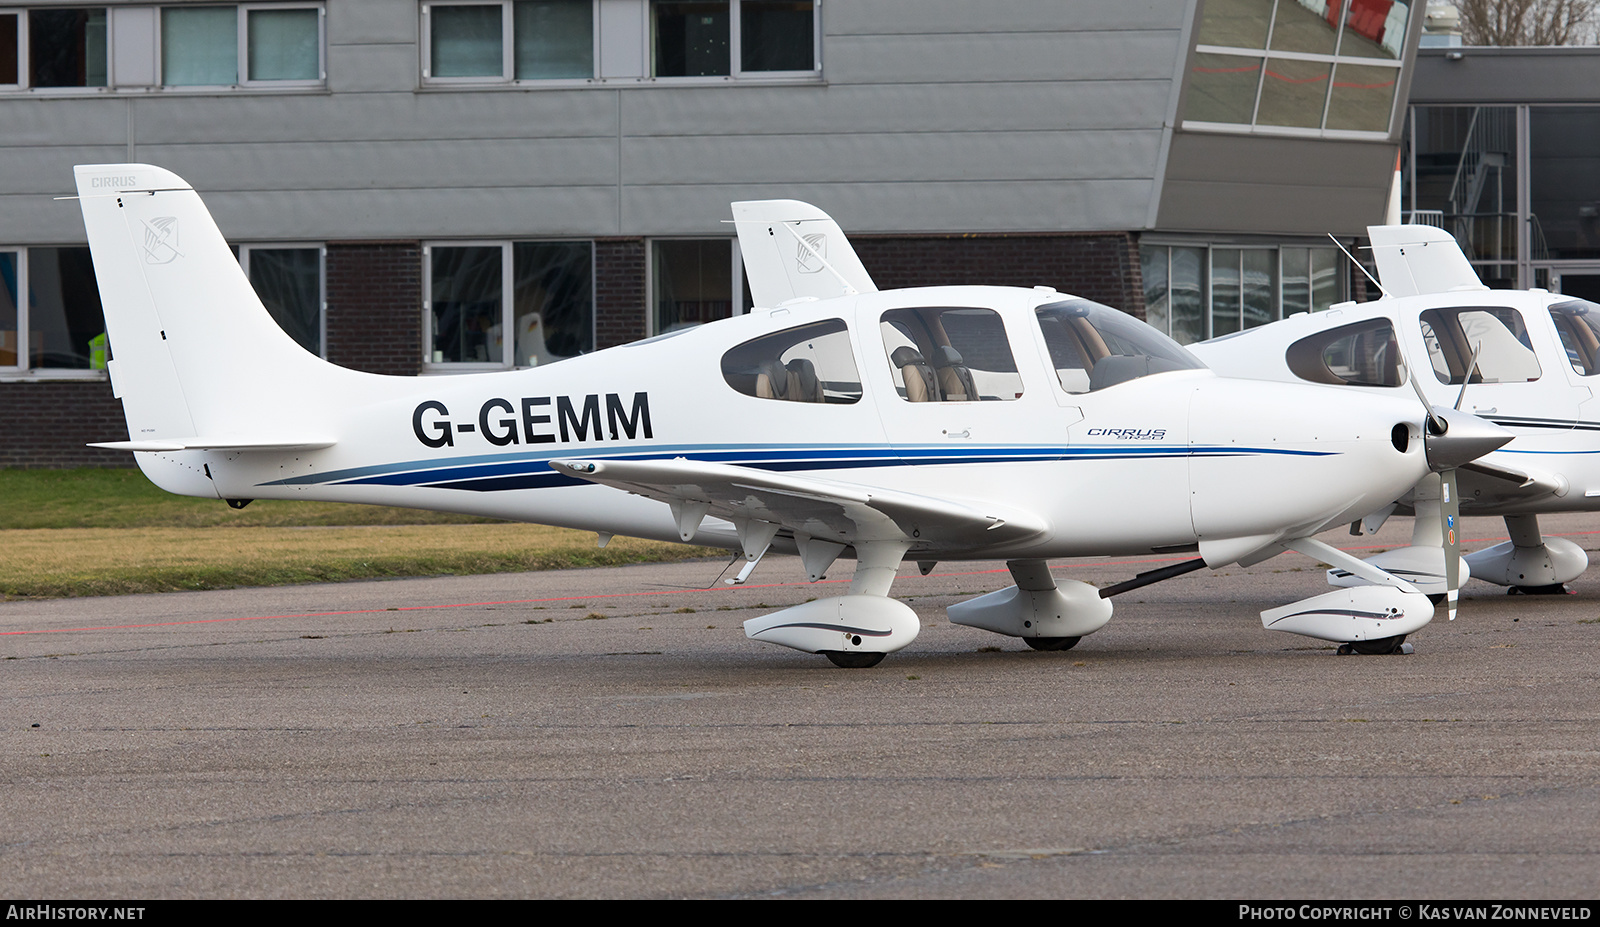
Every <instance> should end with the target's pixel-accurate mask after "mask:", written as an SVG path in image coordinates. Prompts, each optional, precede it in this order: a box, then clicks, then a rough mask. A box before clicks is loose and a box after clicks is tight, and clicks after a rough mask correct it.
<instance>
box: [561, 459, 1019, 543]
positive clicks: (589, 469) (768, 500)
mask: <svg viewBox="0 0 1600 927" xmlns="http://www.w3.org/2000/svg"><path fill="white" fill-rule="evenodd" d="M550 466H551V467H553V468H555V469H556V470H557V471H559V472H561V473H564V474H566V475H568V476H572V477H576V478H577V479H581V480H587V481H589V482H591V483H600V484H602V485H606V486H611V487H615V488H617V489H622V490H626V491H628V492H631V493H635V494H637V495H640V496H644V497H646V498H649V499H656V500H659V501H661V502H666V503H668V504H669V505H671V506H672V507H673V512H674V514H675V515H676V516H677V517H678V526H679V533H680V534H681V535H683V536H685V537H686V539H687V537H688V536H692V535H693V533H694V530H695V528H697V527H698V525H699V522H700V519H701V518H704V517H705V516H706V515H714V516H716V517H718V518H724V519H727V520H728V521H731V522H733V523H734V524H735V525H739V524H740V523H741V522H744V523H747V524H748V523H750V522H761V523H766V524H768V525H771V526H776V527H779V528H787V529H789V530H790V531H792V532H795V533H799V534H805V535H807V536H809V537H813V538H817V539H823V540H830V541H834V542H837V543H840V544H854V543H857V542H865V541H907V542H909V543H910V544H911V545H912V547H913V548H916V549H959V548H964V547H970V546H976V545H985V546H992V545H995V544H999V543H1004V542H1007V541H1017V540H1022V539H1025V538H1029V537H1032V536H1034V535H1037V534H1040V533H1042V532H1044V531H1046V530H1048V528H1049V526H1048V525H1047V524H1046V523H1045V522H1044V521H1042V520H1041V519H1039V518H1038V516H1036V515H1032V514H1029V513H1024V512H1015V511H1005V512H1001V511H999V510H996V509H994V508H993V507H987V508H984V509H976V508H972V507H970V506H968V505H965V504H963V503H960V502H952V501H949V500H944V499H935V498H933V497H930V496H922V495H917V494H915V493H907V492H899V491H896V490H887V489H879V488H877V487H871V486H860V485H856V484H852V483H844V482H839V481H835V480H827V479H817V478H815V477H799V476H792V475H790V474H786V473H773V472H769V471H766V470H756V469H752V468H750V467H737V466H731V465H729V464H719V463H707V462H704V461H698V460H686V459H684V458H681V457H679V458H676V459H673V460H627V461H624V460H571V459H569V460H552V461H550ZM743 533H744V530H743V529H741V534H743Z"/></svg>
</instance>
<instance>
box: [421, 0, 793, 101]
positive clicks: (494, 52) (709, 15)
mask: <svg viewBox="0 0 1600 927" xmlns="http://www.w3.org/2000/svg"><path fill="white" fill-rule="evenodd" d="M421 9H422V35H423V41H422V46H423V48H422V77H423V81H424V82H425V83H427V84H430V85H434V86H447V85H451V84H468V85H482V84H507V85H517V84H523V83H526V82H536V81H537V82H550V81H584V82H591V81H593V82H605V81H619V80H626V81H630V82H639V81H650V80H655V79H658V78H672V79H676V78H689V79H693V78H710V79H717V80H727V79H780V80H793V79H797V78H798V79H811V80H814V79H816V77H817V76H818V75H819V74H820V72H821V64H820V61H821V44H820V36H821V30H820V29H818V26H817V17H818V4H817V2H816V0H648V2H645V0H640V2H637V3H634V4H602V3H601V0H490V2H485V0H424V2H423V3H422V8H421ZM602 14H603V16H602ZM602 24H603V25H604V28H603V29H602V28H601V26H602Z"/></svg>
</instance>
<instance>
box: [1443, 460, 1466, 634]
mask: <svg viewBox="0 0 1600 927" xmlns="http://www.w3.org/2000/svg"><path fill="white" fill-rule="evenodd" d="M1439 528H1440V534H1442V535H1443V536H1444V583H1445V593H1444V597H1445V606H1446V608H1448V609H1449V612H1450V620H1451V621H1454V620H1456V603H1457V602H1458V601H1459V599H1460V597H1461V495H1460V493H1458V492H1456V471H1455V469H1454V468H1451V469H1449V470H1444V471H1442V472H1441V473H1440V474H1439Z"/></svg>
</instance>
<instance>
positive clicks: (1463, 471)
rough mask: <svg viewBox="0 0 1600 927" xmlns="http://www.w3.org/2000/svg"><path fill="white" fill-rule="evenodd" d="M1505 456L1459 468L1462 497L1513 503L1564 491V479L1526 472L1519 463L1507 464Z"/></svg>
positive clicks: (1545, 473)
mask: <svg viewBox="0 0 1600 927" xmlns="http://www.w3.org/2000/svg"><path fill="white" fill-rule="evenodd" d="M1505 456H1506V455H1504V454H1494V455H1489V456H1486V457H1480V458H1478V459H1477V460H1474V461H1473V462H1471V463H1466V464H1462V465H1461V468H1460V470H1459V474H1458V477H1457V479H1458V481H1459V483H1460V490H1461V497H1462V498H1463V499H1475V500H1477V501H1480V502H1483V503H1491V502H1492V503H1502V502H1515V501H1521V500H1525V499H1538V498H1540V497H1542V496H1548V495H1550V494H1551V493H1555V492H1560V491H1562V490H1563V489H1565V488H1566V487H1567V481H1566V479H1565V478H1563V477H1562V476H1560V475H1559V474H1555V473H1548V472H1545V471H1542V470H1537V469H1533V468H1529V467H1527V466H1525V465H1523V464H1522V461H1516V462H1514V463H1507V462H1505V461H1504V460H1503V459H1502V458H1504V457H1505ZM1491 458H1492V459H1491Z"/></svg>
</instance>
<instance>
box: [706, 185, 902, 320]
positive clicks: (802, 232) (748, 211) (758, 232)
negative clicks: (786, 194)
mask: <svg viewBox="0 0 1600 927" xmlns="http://www.w3.org/2000/svg"><path fill="white" fill-rule="evenodd" d="M733 224H734V228H735V229H737V230H738V233H739V251H740V252H741V253H742V254H743V256H744V268H745V280H747V281H748V282H749V284H750V295H751V296H752V297H753V298H754V299H755V302H756V305H757V306H764V307H772V306H776V305H779V304H780V303H784V302H788V301H789V300H791V299H795V298H797V297H802V296H810V297H814V298H817V299H827V298H829V297H833V296H843V295H845V294H848V293H873V292H876V291H877V289H878V288H877V287H876V286H874V285H873V283H872V277H871V276H870V275H868V274H867V269H866V268H865V267H863V266H862V265H861V259H860V258H858V257H856V252H855V249H854V248H852V247H850V241H849V239H847V238H845V235H844V231H843V230H841V229H840V228H839V223H837V222H835V221H833V219H832V218H831V217H829V215H828V214H827V213H825V212H823V211H822V210H820V209H818V208H817V207H815V206H812V205H811V204H809V203H802V202H800V201H798V200H752V201H747V202H742V203H734V204H733Z"/></svg>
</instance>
